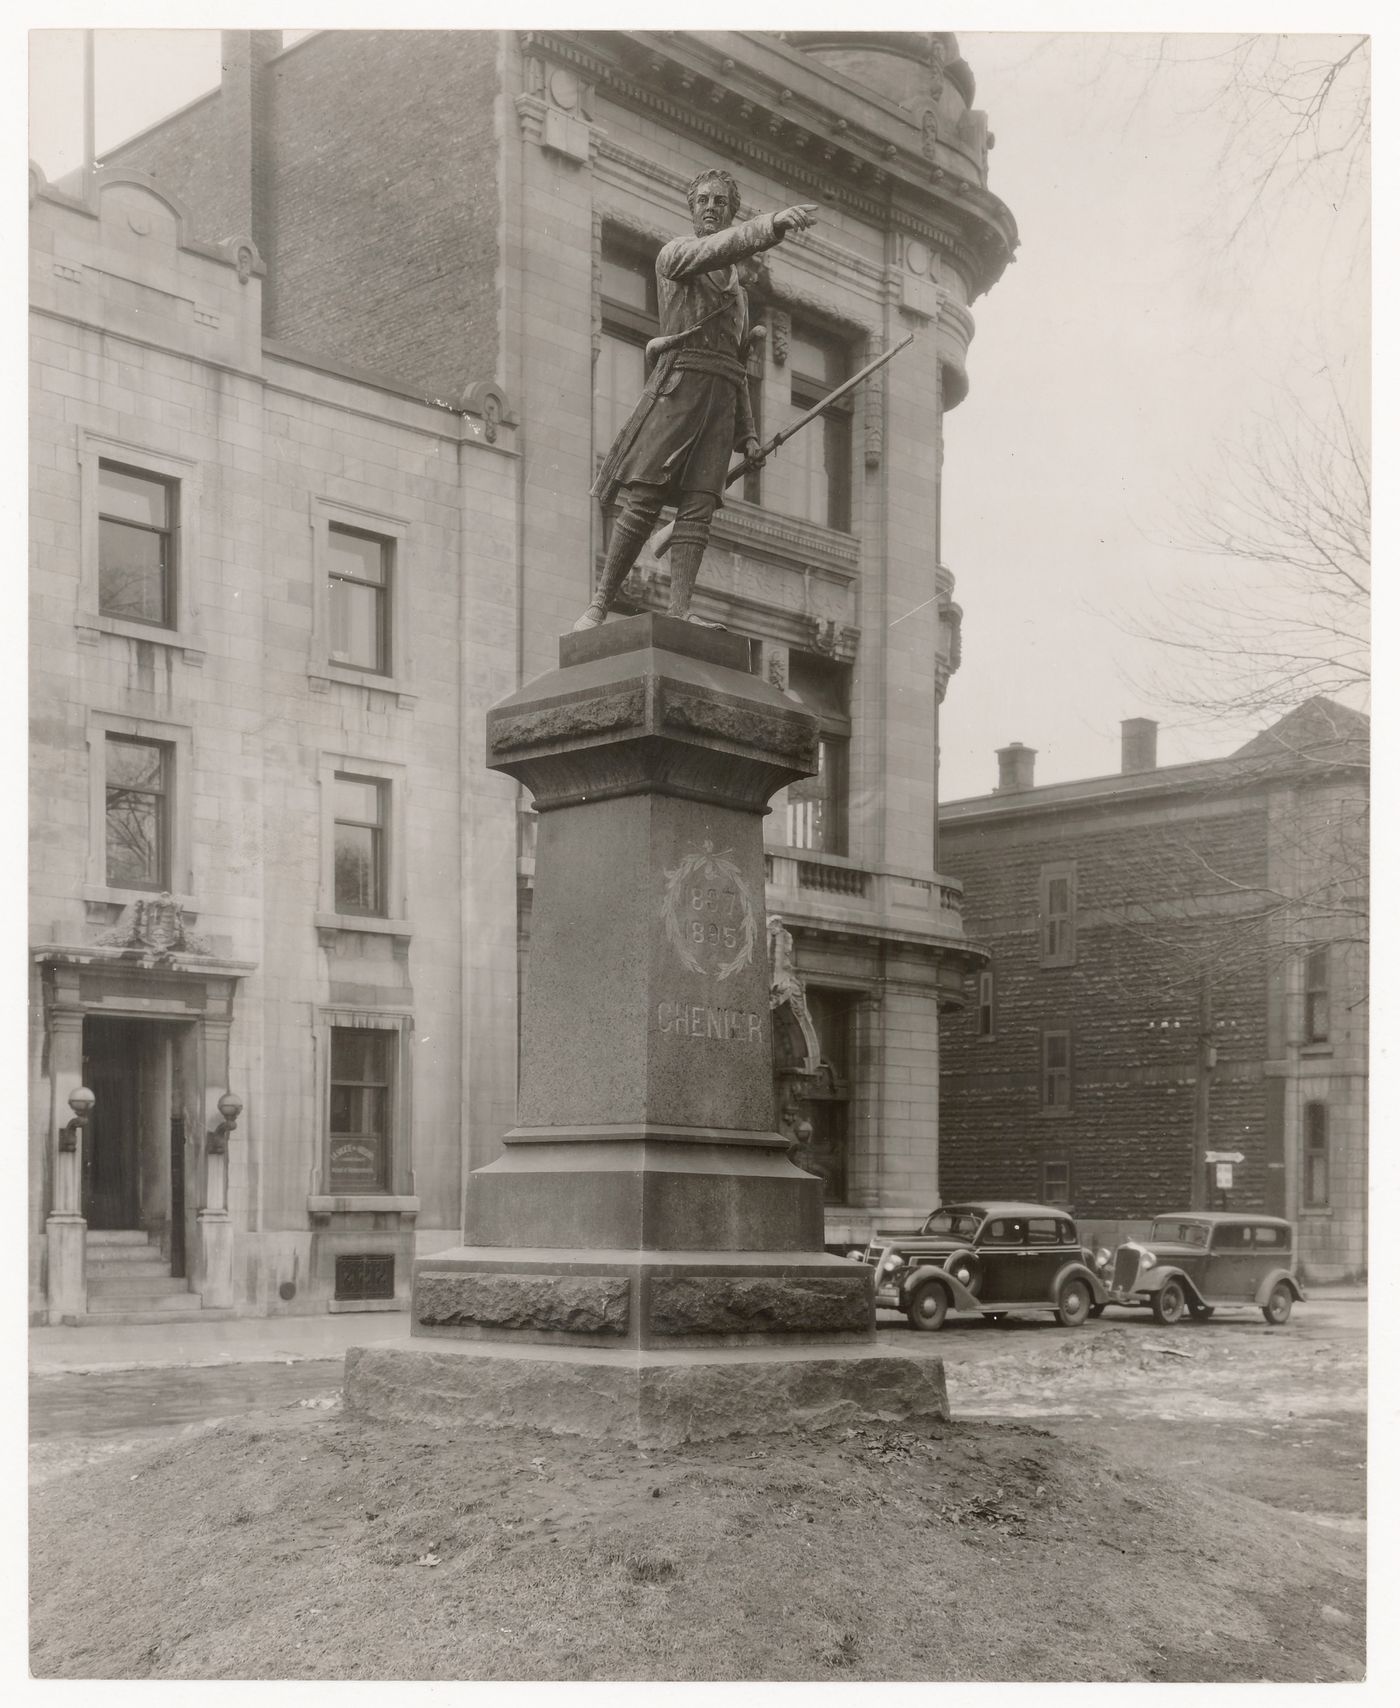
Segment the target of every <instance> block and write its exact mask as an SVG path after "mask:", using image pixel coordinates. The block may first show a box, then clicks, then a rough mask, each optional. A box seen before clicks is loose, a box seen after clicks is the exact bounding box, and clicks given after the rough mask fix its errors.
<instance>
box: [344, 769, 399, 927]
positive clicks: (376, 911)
mask: <svg viewBox="0 0 1400 1708" xmlns="http://www.w3.org/2000/svg"><path fill="white" fill-rule="evenodd" d="M387 787H388V785H387V784H385V783H383V782H380V781H379V780H378V779H376V778H373V777H354V776H351V775H350V774H349V773H348V772H345V771H337V772H336V774H335V782H334V795H333V802H334V805H333V815H334V820H335V911H336V912H337V913H358V914H370V915H374V916H377V917H382V916H383V914H384V911H385V909H384V888H385V886H384V865H385V863H384V827H385V817H386V814H385V802H384V795H385V791H386V789H387Z"/></svg>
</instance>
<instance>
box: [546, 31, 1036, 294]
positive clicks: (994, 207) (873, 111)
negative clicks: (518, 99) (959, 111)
mask: <svg viewBox="0 0 1400 1708" xmlns="http://www.w3.org/2000/svg"><path fill="white" fill-rule="evenodd" d="M518 39H519V42H520V46H521V49H522V51H523V52H524V53H525V54H526V55H548V56H549V57H550V58H551V59H554V60H557V61H560V62H562V63H564V64H566V65H570V66H572V67H574V68H575V69H576V70H578V71H579V72H580V73H582V74H583V75H584V76H586V77H587V78H589V79H591V80H592V82H593V83H594V84H595V85H596V87H597V89H598V90H599V91H600V92H602V93H605V94H606V95H607V97H608V98H609V99H611V100H613V101H616V102H618V103H619V104H621V105H624V106H628V107H631V108H633V109H634V110H636V111H639V112H642V113H645V114H647V115H649V116H652V117H660V118H661V119H662V120H663V121H664V122H665V123H666V124H667V125H668V126H670V127H672V128H674V129H677V130H681V131H688V132H689V133H690V134H692V135H694V136H699V137H702V138H703V139H705V140H706V141H707V142H710V143H712V144H714V145H715V146H716V147H717V148H718V149H719V150H721V151H722V152H723V153H725V154H727V155H730V156H739V157H741V158H745V159H750V160H752V161H754V162H755V164H756V165H758V166H760V167H762V168H765V169H768V170H770V171H773V172H775V173H776V174H778V175H780V176H781V177H783V178H785V179H787V180H788V181H791V182H795V183H796V184H799V185H801V186H804V187H807V188H809V189H810V191H811V193H812V194H813V195H814V196H815V197H817V198H818V199H820V200H823V201H828V202H829V201H832V200H835V201H839V202H840V203H842V204H843V205H844V206H846V207H849V208H850V209H852V211H854V212H856V213H858V214H860V215H861V216H862V217H864V218H865V219H867V220H869V221H870V222H871V223H873V224H875V225H878V226H880V227H882V228H883V227H886V226H888V225H890V224H892V223H897V224H899V225H900V226H902V227H904V228H905V229H907V230H909V231H911V232H913V233H915V234H916V235H918V236H920V237H923V238H924V239H925V240H926V241H928V242H932V243H936V244H938V246H939V247H940V248H942V249H944V250H945V251H948V252H950V253H951V255H952V257H953V259H954V260H955V261H956V262H957V263H958V265H959V266H960V268H961V270H962V271H964V272H965V274H966V276H967V279H968V284H969V287H970V290H971V292H972V294H973V296H974V297H975V296H977V295H979V294H980V293H981V292H983V291H985V290H988V289H990V287H991V286H992V285H993V284H995V283H996V281H997V279H998V278H999V277H1000V276H1001V273H1002V271H1003V269H1004V268H1005V266H1006V264H1007V262H1008V260H1010V258H1011V255H1012V253H1013V251H1014V249H1015V246H1016V242H1017V238H1016V228H1015V222H1014V220H1013V219H1012V217H1011V214H1010V212H1009V210H1008V209H1007V208H1006V207H1005V205H1004V204H1003V203H1002V202H1001V201H1000V199H999V198H998V197H996V196H994V195H992V194H991V193H990V192H989V191H987V190H985V189H983V188H982V186H981V185H980V184H978V183H976V182H975V181H974V180H973V178H971V177H963V176H961V175H959V174H957V173H955V172H953V171H950V170H949V169H948V168H947V167H945V166H943V165H941V164H936V163H931V162H930V161H929V160H927V159H926V158H925V157H924V155H923V153H922V152H921V151H919V150H917V149H916V147H915V143H914V137H915V134H916V133H915V129H914V126H913V124H912V122H910V121H909V118H908V115H904V114H901V113H900V111H899V109H897V108H894V107H892V106H891V105H890V104H889V103H888V102H884V101H882V100H881V99H880V98H879V97H878V96H876V95H875V94H874V93H873V92H871V93H870V94H868V95H867V94H866V93H865V92H863V91H862V92H860V93H859V97H858V98H857V99H855V100H852V98H851V96H850V95H849V94H847V93H845V92H844V91H842V90H839V89H838V87H837V85H836V83H835V82H834V81H833V79H832V78H831V77H829V76H827V75H826V74H825V73H824V72H823V69H822V68H821V67H820V66H819V65H817V64H815V63H807V62H801V61H800V60H797V59H795V56H794V55H793V52H792V50H788V49H785V48H783V46H782V44H781V43H775V44H773V45H774V49H775V51H779V52H781V54H783V55H785V56H787V57H788V58H794V59H795V64H797V65H799V66H800V71H801V76H800V77H799V76H797V75H796V74H794V77H793V81H794V83H798V82H800V83H802V84H803V85H804V90H803V92H802V93H801V94H800V95H799V94H798V93H797V92H796V91H795V90H794V88H791V87H788V86H787V85H786V84H785V83H783V82H782V81H781V79H780V78H778V77H777V76H775V75H772V74H770V73H769V72H768V71H766V70H765V69H763V68H762V67H760V66H759V65H758V64H756V63H755V61H754V58H753V57H752V53H753V48H754V46H755V45H756V43H757V38H755V41H754V42H750V41H749V40H748V38H746V37H743V36H733V37H728V38H725V39H727V40H732V41H733V42H734V43H735V45H736V46H737V47H739V48H747V49H749V50H750V51H749V57H747V58H746V60H745V61H744V62H743V63H742V64H741V63H740V62H739V60H738V59H737V58H736V57H734V56H731V55H727V54H723V53H722V52H720V51H719V50H718V49H717V48H716V47H715V45H714V43H713V41H711V40H706V39H702V38H701V37H699V36H697V35H693V34H690V33H687V32H682V31H669V32H666V33H665V34H655V33H649V32H644V31H629V32H626V33H622V32H602V31H560V30H528V31H522V32H521V33H520V35H519V38H518ZM764 45H766V44H764ZM629 61H633V62H635V64H634V65H631V64H629V63H628V62H629ZM837 94H841V95H842V100H841V101H840V103H839V105H840V106H843V107H845V106H849V107H851V109H852V110H853V111H856V110H858V111H860V113H861V115H862V120H863V122H858V123H854V124H853V123H852V122H851V120H850V119H848V118H847V117H846V116H845V114H844V112H841V111H838V110H837V107H838V103H837V102H836V101H835V100H833V99H832V97H833V96H835V95H837ZM974 170H975V169H974Z"/></svg>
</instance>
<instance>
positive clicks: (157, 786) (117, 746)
mask: <svg viewBox="0 0 1400 1708" xmlns="http://www.w3.org/2000/svg"><path fill="white" fill-rule="evenodd" d="M107 787H108V788H109V789H116V788H122V789H145V790H147V791H159V790H162V789H164V787H165V750H164V748H162V747H161V745H160V744H159V742H155V741H123V740H120V739H119V738H117V737H115V736H109V737H108V740H107Z"/></svg>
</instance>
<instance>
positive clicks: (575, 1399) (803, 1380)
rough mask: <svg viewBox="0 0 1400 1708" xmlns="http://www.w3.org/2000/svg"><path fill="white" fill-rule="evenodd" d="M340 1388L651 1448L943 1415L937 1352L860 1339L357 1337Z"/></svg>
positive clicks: (453, 1424) (382, 1415)
mask: <svg viewBox="0 0 1400 1708" xmlns="http://www.w3.org/2000/svg"><path fill="white" fill-rule="evenodd" d="M345 1396H346V1403H347V1405H348V1406H349V1408H350V1409H351V1410H352V1411H356V1412H359V1413H360V1414H361V1415H364V1416H368V1417H373V1418H377V1419H379V1420H380V1421H383V1422H389V1423H407V1424H413V1425H415V1426H416V1425H422V1424H428V1425H431V1426H435V1427H438V1428H447V1429H461V1428H471V1427H479V1426H488V1427H493V1428H509V1427H518V1428H525V1429H544V1430H548V1431H550V1432H551V1433H554V1434H559V1435H583V1436H588V1437H591V1438H593V1439H595V1440H606V1441H631V1442H635V1443H636V1445H637V1446H639V1447H647V1448H657V1447H663V1448H664V1447H678V1446H680V1445H681V1444H682V1443H684V1442H687V1441H713V1440H718V1439H722V1438H723V1437H725V1436H728V1435H751V1434H769V1433H773V1432H783V1431H789V1430H802V1429H827V1428H832V1427H834V1426H837V1425H841V1424H846V1425H850V1424H855V1423H872V1422H874V1423H904V1424H911V1425H914V1426H919V1425H927V1424H930V1423H935V1422H940V1421H943V1420H945V1419H946V1418H947V1417H948V1415H949V1412H948V1395H947V1389H946V1387H945V1384H944V1379H943V1361H942V1360H941V1359H939V1358H927V1357H922V1356H919V1355H916V1354H912V1353H904V1354H898V1353H876V1352H873V1351H871V1350H869V1349H866V1348H863V1347H855V1346H852V1347H840V1346H835V1347H801V1348H791V1349H788V1350H786V1351H784V1352H782V1353H775V1352H773V1351H771V1350H770V1351H753V1350H747V1349H745V1350H735V1351H730V1352H726V1353H724V1354H716V1353H709V1352H647V1353H641V1354H638V1355H629V1354H625V1353H619V1352H600V1351H580V1350H577V1349H572V1348H567V1347H552V1346H551V1347H542V1346H531V1347H521V1346H481V1345H469V1344H467V1343H465V1342H462V1341H439V1342H436V1343H434V1344H433V1345H432V1346H431V1347H427V1348H417V1347H399V1346H358V1347H352V1348H351V1350H350V1351H349V1352H348V1353H347V1354H346V1360H345Z"/></svg>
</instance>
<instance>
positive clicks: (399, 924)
mask: <svg viewBox="0 0 1400 1708" xmlns="http://www.w3.org/2000/svg"><path fill="white" fill-rule="evenodd" d="M315 923H316V929H317V930H318V931H367V932H370V933H371V934H374V935H378V936H380V937H412V935H413V926H412V925H411V924H410V923H409V921H408V920H406V919H381V918H379V917H378V916H377V915H373V914H360V913H318V914H317V915H316V920H315Z"/></svg>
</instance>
